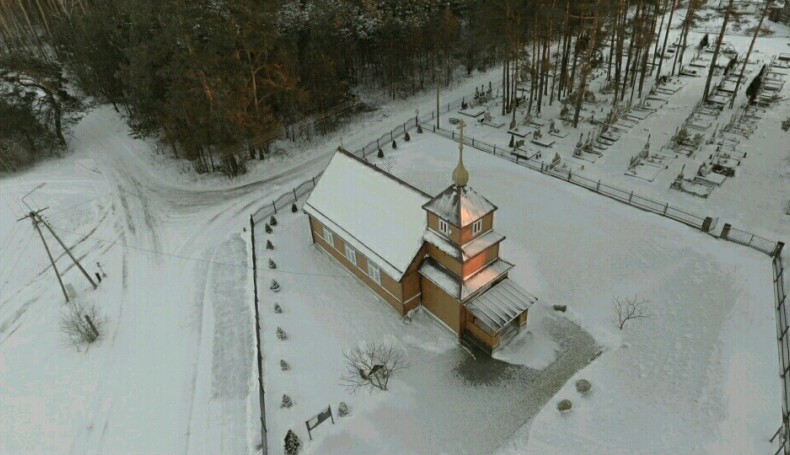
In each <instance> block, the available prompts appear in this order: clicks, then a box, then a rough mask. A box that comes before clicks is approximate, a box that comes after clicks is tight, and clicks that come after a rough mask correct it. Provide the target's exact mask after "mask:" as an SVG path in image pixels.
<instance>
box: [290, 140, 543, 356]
mask: <svg viewBox="0 0 790 455" xmlns="http://www.w3.org/2000/svg"><path fill="white" fill-rule="evenodd" d="M462 137H463V130H462ZM459 152H460V157H459V161H458V165H457V167H456V168H455V170H454V171H453V184H452V185H450V186H449V187H447V189H446V190H444V191H442V192H441V193H440V194H438V195H436V196H431V195H429V194H426V193H424V192H422V191H420V190H419V189H417V188H415V187H413V186H411V185H409V184H408V183H406V182H404V181H402V180H400V179H398V178H397V177H395V176H393V175H391V174H389V173H387V172H384V171H383V170H381V169H379V168H377V167H375V166H373V165H371V164H369V163H368V162H366V161H364V160H362V159H360V158H357V157H356V156H354V155H353V154H351V153H349V152H347V151H346V150H343V149H342V148H340V149H338V151H337V152H336V153H335V155H334V157H333V158H332V160H331V162H330V163H329V165H328V166H327V168H326V170H325V171H324V173H323V175H322V176H321V179H320V180H319V182H318V184H317V185H316V187H315V189H314V190H313V192H312V194H311V195H310V197H309V198H308V199H307V201H306V202H305V205H304V211H305V212H306V213H307V214H308V216H309V220H310V231H311V235H312V239H313V242H314V243H315V244H317V245H318V246H319V247H320V248H322V249H323V250H324V251H325V252H327V253H328V254H329V255H330V256H332V257H333V258H335V259H336V260H337V261H338V262H340V264H341V265H343V266H344V267H345V268H346V269H348V270H349V271H351V273H353V274H354V275H355V276H356V277H357V278H359V279H360V280H361V281H362V282H363V283H365V285H367V286H368V287H369V288H370V289H372V290H373V291H374V292H375V293H376V294H378V295H379V297H381V298H382V299H384V300H385V301H386V302H388V303H389V304H390V305H391V306H392V307H393V308H394V309H395V310H396V311H397V312H398V313H400V314H401V315H405V314H406V313H407V312H409V311H410V310H413V309H414V308H416V307H418V306H420V305H422V306H423V307H425V309H426V310H428V311H429V312H430V313H431V314H433V315H434V316H435V317H436V318H437V319H438V320H439V321H441V322H442V323H443V324H444V325H445V326H446V327H447V328H449V329H450V330H451V331H452V332H454V333H455V334H456V335H457V336H458V337H464V338H465V339H467V340H469V341H471V342H474V343H475V344H477V345H478V346H481V347H483V348H484V349H486V350H488V351H493V350H495V349H497V348H498V347H500V346H502V345H503V344H504V343H505V342H507V341H508V340H509V339H510V338H511V337H512V336H513V335H515V334H516V333H518V331H519V330H520V329H521V328H522V327H524V326H525V325H526V323H527V313H528V311H529V307H530V306H531V305H532V304H533V303H534V302H535V301H536V300H537V299H536V298H535V297H533V296H532V295H530V294H529V293H528V292H526V291H524V290H523V289H521V287H519V286H518V285H517V284H516V283H514V282H513V281H511V280H510V279H508V272H509V271H510V269H512V268H513V264H511V263H509V262H507V261H506V260H504V259H502V258H500V257H499V244H500V243H501V242H502V241H503V240H504V239H505V237H504V236H503V235H501V234H499V233H498V232H496V231H495V230H494V213H495V212H496V210H497V207H496V206H495V205H494V204H492V203H491V202H489V201H488V200H487V199H486V198H485V197H483V196H482V195H480V194H479V193H477V192H476V191H474V190H473V189H472V188H471V187H470V186H468V185H467V183H468V180H469V173H468V172H467V170H466V169H465V168H464V164H463V140H461V145H460V147H459Z"/></svg>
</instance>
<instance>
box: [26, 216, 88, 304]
mask: <svg viewBox="0 0 790 455" xmlns="http://www.w3.org/2000/svg"><path fill="white" fill-rule="evenodd" d="M36 217H37V218H38V221H39V222H40V223H42V224H43V225H44V227H46V228H47V230H48V231H49V233H50V234H52V236H53V237H55V240H57V241H58V243H59V244H60V246H62V247H63V249H64V250H66V254H68V255H69V257H70V258H71V260H72V261H74V264H75V265H76V266H77V267H78V268H79V269H80V271H81V272H82V274H83V275H85V278H87V279H88V281H89V282H90V284H91V286H93V289H96V283H95V282H94V281H93V279H92V278H91V276H90V275H88V272H86V271H85V269H84V268H82V264H80V261H78V260H77V258H75V257H74V255H73V254H71V250H70V249H69V247H67V246H66V244H64V243H63V241H62V240H60V237H58V235H57V234H55V231H53V230H52V228H51V227H50V226H49V223H47V222H46V221H44V219H43V218H41V217H40V216H38V215H36Z"/></svg>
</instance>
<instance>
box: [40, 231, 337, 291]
mask: <svg viewBox="0 0 790 455" xmlns="http://www.w3.org/2000/svg"><path fill="white" fill-rule="evenodd" d="M50 227H51V228H52V229H54V230H56V231H61V232H68V233H71V234H77V235H79V236H81V237H85V238H88V237H91V238H93V239H94V240H97V241H99V242H103V243H109V244H112V245H120V246H124V247H126V248H129V249H132V250H137V251H143V252H146V253H151V254H158V255H161V256H169V257H173V258H177V259H183V260H186V261H194V262H202V263H205V264H213V265H219V266H226V267H236V268H242V269H249V270H252V266H248V265H243V264H233V263H230V262H219V261H213V260H210V259H202V258H195V257H189V256H183V255H180V254H175V253H167V252H165V251H159V250H153V249H150V248H143V247H139V246H134V245H129V244H128V243H126V242H121V241H120V240H107V239H102V238H100V237H96V236H87V235H85V234H82V233H80V232H76V231H71V230H68V229H62V228H59V227H55V226H50ZM275 272H277V273H285V274H288V275H304V276H322V277H329V278H343V277H344V275H330V274H325V273H306V272H294V271H289V270H282V269H279V268H278V269H275Z"/></svg>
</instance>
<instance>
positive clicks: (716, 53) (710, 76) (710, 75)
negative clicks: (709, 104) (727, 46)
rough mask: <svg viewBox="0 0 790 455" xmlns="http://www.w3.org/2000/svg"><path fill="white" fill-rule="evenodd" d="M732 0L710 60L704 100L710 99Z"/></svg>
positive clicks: (703, 95) (725, 13)
mask: <svg viewBox="0 0 790 455" xmlns="http://www.w3.org/2000/svg"><path fill="white" fill-rule="evenodd" d="M732 2H733V0H730V3H729V5H728V6H727V11H725V12H724V22H723V23H722V24H721V30H720V31H719V39H718V40H716V49H714V51H713V60H711V62H710V69H709V70H708V79H707V80H706V81H705V92H704V93H703V94H702V101H708V90H710V81H711V79H713V71H714V70H715V69H716V59H717V58H718V57H719V50H720V49H721V42H722V40H724V32H725V31H727V21H728V20H729V19H730V13H731V12H732ZM758 30H759V28H758ZM733 98H735V94H733Z"/></svg>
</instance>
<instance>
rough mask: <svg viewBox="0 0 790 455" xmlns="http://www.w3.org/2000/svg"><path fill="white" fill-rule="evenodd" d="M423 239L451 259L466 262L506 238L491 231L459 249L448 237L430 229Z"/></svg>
mask: <svg viewBox="0 0 790 455" xmlns="http://www.w3.org/2000/svg"><path fill="white" fill-rule="evenodd" d="M423 239H424V240H425V241H426V242H428V243H430V244H431V245H433V246H435V247H436V248H439V249H440V250H441V251H442V252H444V253H446V254H448V255H449V256H450V257H453V258H455V259H458V260H464V261H465V260H467V259H470V258H473V257H475V256H477V255H478V254H480V253H482V252H483V250H485V249H486V248H488V247H490V246H491V245H493V244H495V243H499V242H501V241H502V240H505V236H504V235H502V234H500V233H498V232H496V231H494V230H493V229H491V230H489V231H488V232H486V233H485V234H483V235H481V236H479V237H477V238H475V239H474V240H472V241H470V242H468V243H466V244H465V245H464V246H462V247H458V246H456V245H455V244H453V243H452V242H451V241H450V240H448V239H447V237H444V236H443V235H441V234H439V233H437V232H435V231H433V230H432V229H430V228H429V229H428V230H427V231H425V235H424V236H423Z"/></svg>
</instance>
